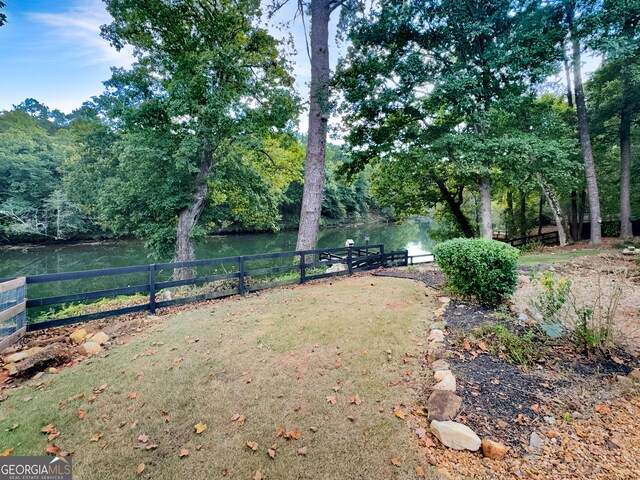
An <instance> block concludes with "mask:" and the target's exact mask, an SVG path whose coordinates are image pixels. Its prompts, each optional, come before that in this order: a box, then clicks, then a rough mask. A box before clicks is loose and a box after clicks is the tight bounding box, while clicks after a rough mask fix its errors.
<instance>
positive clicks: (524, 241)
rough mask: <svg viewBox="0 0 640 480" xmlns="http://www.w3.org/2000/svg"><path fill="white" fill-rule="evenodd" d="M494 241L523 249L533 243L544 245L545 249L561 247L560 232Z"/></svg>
mask: <svg viewBox="0 0 640 480" xmlns="http://www.w3.org/2000/svg"><path fill="white" fill-rule="evenodd" d="M494 240H499V241H501V242H505V243H508V244H509V245H511V246H512V247H523V246H525V245H529V244H531V243H539V244H542V245H544V246H545V247H552V246H554V245H560V237H559V235H558V232H547V233H542V234H540V235H529V236H528V237H520V238H511V239H505V238H495V237H494Z"/></svg>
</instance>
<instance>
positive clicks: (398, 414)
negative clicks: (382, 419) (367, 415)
mask: <svg viewBox="0 0 640 480" xmlns="http://www.w3.org/2000/svg"><path fill="white" fill-rule="evenodd" d="M393 414H394V415H395V416H396V417H398V418H400V419H401V420H404V412H403V411H402V410H400V409H399V408H394V409H393Z"/></svg>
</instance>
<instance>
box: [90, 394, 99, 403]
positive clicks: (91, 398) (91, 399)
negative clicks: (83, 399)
mask: <svg viewBox="0 0 640 480" xmlns="http://www.w3.org/2000/svg"><path fill="white" fill-rule="evenodd" d="M97 398H98V397H96V396H95V395H91V396H90V397H89V398H87V402H89V403H93V402H95V401H96V399H97Z"/></svg>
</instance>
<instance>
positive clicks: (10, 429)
mask: <svg viewBox="0 0 640 480" xmlns="http://www.w3.org/2000/svg"><path fill="white" fill-rule="evenodd" d="M19 426H20V424H19V423H14V424H13V425H11V426H10V427H9V428H8V429H7V430H8V431H9V432H12V431H13V430H15V429H16V428H18V427H19Z"/></svg>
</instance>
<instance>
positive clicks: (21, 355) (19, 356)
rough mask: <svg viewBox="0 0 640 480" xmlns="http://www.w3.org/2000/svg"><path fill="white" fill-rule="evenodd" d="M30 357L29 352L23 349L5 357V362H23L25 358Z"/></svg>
mask: <svg viewBox="0 0 640 480" xmlns="http://www.w3.org/2000/svg"><path fill="white" fill-rule="evenodd" d="M28 357H29V352H27V351H26V350H22V351H21V352H16V353H12V354H11V355H7V356H6V357H4V358H3V360H4V363H16V362H21V361H22V360H24V359H25V358H28Z"/></svg>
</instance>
